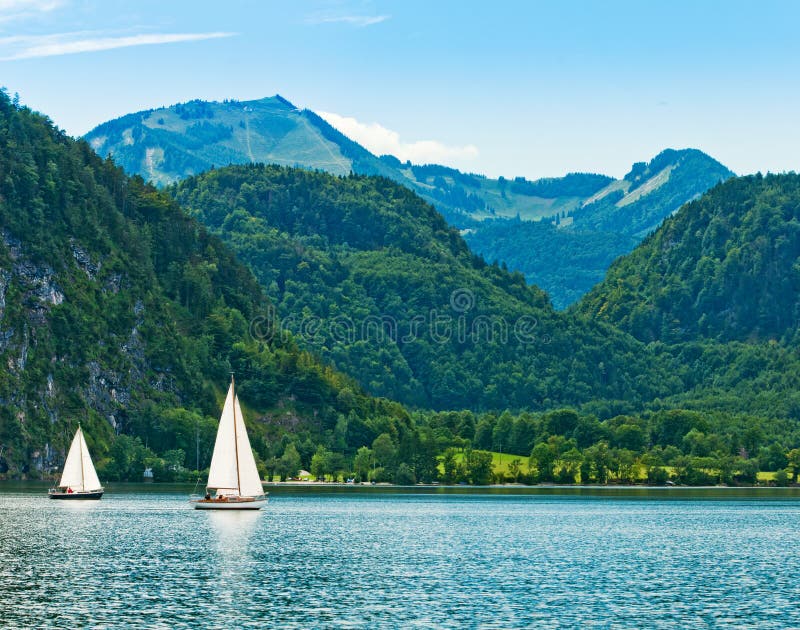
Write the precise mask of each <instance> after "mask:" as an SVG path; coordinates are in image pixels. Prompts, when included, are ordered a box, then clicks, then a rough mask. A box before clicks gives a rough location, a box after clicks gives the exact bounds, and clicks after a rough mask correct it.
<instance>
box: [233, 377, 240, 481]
mask: <svg viewBox="0 0 800 630" xmlns="http://www.w3.org/2000/svg"><path fill="white" fill-rule="evenodd" d="M231 390H232V391H233V446H234V449H235V450H236V486H237V488H236V489H237V491H238V492H239V496H242V480H241V479H239V436H238V435H237V432H236V388H235V387H234V384H233V372H231Z"/></svg>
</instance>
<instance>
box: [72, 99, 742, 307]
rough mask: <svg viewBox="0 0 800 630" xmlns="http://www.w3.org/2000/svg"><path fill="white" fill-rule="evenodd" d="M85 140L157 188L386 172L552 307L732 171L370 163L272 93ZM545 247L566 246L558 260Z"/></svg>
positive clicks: (660, 163)
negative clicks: (233, 167)
mask: <svg viewBox="0 0 800 630" xmlns="http://www.w3.org/2000/svg"><path fill="white" fill-rule="evenodd" d="M86 139H87V140H88V141H89V142H90V143H91V144H92V146H93V147H94V148H95V150H97V151H98V152H99V153H100V154H102V155H106V154H111V155H113V156H114V159H115V160H116V161H117V162H118V163H119V164H121V165H122V166H123V167H124V168H125V169H126V170H127V171H129V172H132V173H138V174H140V175H142V176H143V177H145V178H146V179H151V180H153V181H155V182H156V183H158V184H160V185H164V184H171V183H174V182H176V181H178V180H180V179H181V178H184V177H186V176H190V175H196V174H198V173H200V172H202V171H205V170H208V169H209V168H212V167H222V166H225V165H227V164H229V163H251V162H263V163H277V164H281V165H283V166H292V167H294V166H301V167H306V168H311V169H321V170H326V171H327V172H331V173H333V174H334V175H340V176H342V175H347V174H348V173H349V172H351V171H352V172H354V173H356V174H361V175H381V176H383V177H387V178H389V179H392V180H394V181H396V182H398V183H400V184H402V185H404V186H407V187H408V188H410V189H411V190H413V191H414V192H416V193H417V194H418V195H420V196H421V197H422V198H423V199H425V200H426V201H428V202H429V203H431V204H433V205H434V206H435V207H436V208H437V210H438V211H439V212H440V213H441V214H442V215H443V216H444V217H445V218H446V219H447V221H448V223H450V225H452V226H454V227H457V228H459V229H461V230H463V231H464V236H465V237H466V239H467V241H468V243H469V244H470V246H471V247H472V248H473V249H474V250H475V251H477V252H478V253H480V254H481V255H483V256H484V257H485V258H486V259H487V260H490V261H494V260H498V261H499V262H503V263H505V264H506V265H507V266H509V267H510V268H511V269H513V270H518V271H521V272H522V273H523V274H524V275H525V277H526V278H527V280H528V281H529V282H531V283H534V284H539V285H540V286H543V287H544V288H545V289H546V290H547V291H548V293H549V294H550V295H551V298H552V300H553V303H554V304H555V305H556V306H557V307H558V308H565V307H566V306H568V305H569V304H571V303H572V302H574V301H575V300H577V299H578V298H580V297H581V296H582V295H583V294H584V293H585V292H586V291H587V290H588V289H589V288H590V287H591V285H592V284H594V283H595V282H598V281H599V280H600V279H602V275H603V273H604V272H605V270H606V269H607V267H608V264H610V262H611V261H612V260H613V259H614V258H616V257H617V256H619V255H621V254H625V253H628V252H629V251H631V249H632V248H633V246H635V245H636V244H637V243H638V242H639V241H640V240H641V239H642V238H643V237H644V236H645V235H646V234H647V233H648V232H649V231H651V230H652V229H654V228H655V227H656V226H657V225H658V224H659V223H660V222H661V221H662V220H663V219H664V218H665V217H666V216H668V215H669V214H670V213H671V212H673V211H675V210H676V209H677V208H678V207H680V205H682V204H683V203H685V202H686V201H689V200H690V199H692V198H694V197H696V196H697V195H699V194H700V193H702V192H704V191H705V190H706V189H707V188H709V187H710V186H711V185H713V184H714V183H716V182H717V181H719V179H724V178H727V177H729V176H731V175H732V173H731V172H730V171H729V170H728V169H726V168H725V167H724V166H722V165H721V164H719V163H718V162H717V161H716V160H713V159H712V158H710V157H708V156H706V155H705V154H702V153H701V152H699V151H697V150H695V149H683V150H679V151H676V150H672V149H667V150H665V151H662V152H661V153H660V154H659V155H657V156H656V157H655V158H653V159H652V160H651V161H650V162H649V163H644V162H642V163H637V164H634V165H633V167H632V169H631V171H630V172H629V173H628V174H627V175H626V176H625V177H624V178H623V179H621V180H614V179H613V178H610V177H608V176H605V175H599V174H592V173H568V174H567V175H565V176H564V177H560V178H543V179H539V180H534V181H530V180H527V179H525V178H524V177H515V178H512V179H506V178H504V177H500V178H498V179H490V178H488V177H485V176H483V175H478V174H474V173H462V172H461V171H459V170H457V169H454V168H450V167H446V166H442V165H437V164H423V165H415V164H411V163H410V162H402V161H400V160H399V159H397V158H396V157H394V156H388V155H384V156H380V157H377V156H375V155H373V154H372V153H370V152H369V151H368V150H367V149H365V148H364V147H362V146H361V145H359V144H358V143H357V142H354V141H353V140H351V139H350V138H347V137H346V136H345V135H344V134H343V133H341V132H340V131H338V130H337V129H335V128H334V127H333V126H331V125H330V124H329V123H327V122H326V121H325V120H324V119H322V118H321V117H320V116H319V115H317V114H316V113H314V112H313V111H311V110H309V109H300V108H297V107H295V106H294V105H293V104H292V103H291V102H290V101H289V100H287V99H285V98H284V97H282V96H280V95H276V96H273V97H267V98H264V99H258V100H254V101H243V102H240V101H223V102H206V101H198V100H195V101H189V102H188V103H182V104H177V105H173V106H168V107H161V108H156V109H152V110H146V111H142V112H137V113H134V114H128V115H127V116H123V117H121V118H118V119H115V120H112V121H108V122H106V123H103V124H101V125H99V126H98V127H96V128H95V129H93V130H92V131H90V132H89V133H88V134H87V135H86ZM650 171H654V172H652V173H651V172H650ZM659 178H660V179H659ZM645 193H646V194H645ZM517 220H520V221H523V222H530V221H539V222H542V225H543V226H549V225H553V226H554V227H558V228H559V229H560V230H562V231H564V233H561V234H555V232H553V231H552V230H550V229H549V228H548V227H531V226H528V225H523V226H522V227H523V229H521V230H520V229H517V227H518V226H517V225H516V224H515V223H514V221H517ZM572 231H580V232H581V234H578V235H573V234H572V233H571V232H572ZM623 237H625V238H623ZM543 239H544V240H543ZM549 240H556V241H557V242H563V243H564V253H562V252H561V251H559V250H557V249H554V248H553V247H551V246H549V244H548V243H547V242H546V241H549ZM586 246H588V248H589V250H591V251H592V252H593V254H592V255H590V256H581V257H580V259H579V260H577V262H576V260H574V259H573V258H572V257H571V256H570V255H569V252H575V251H580V250H581V248H584V247H586ZM540 251H541V252H547V254H546V255H545V254H544V253H541V254H540V253H539V252H540Z"/></svg>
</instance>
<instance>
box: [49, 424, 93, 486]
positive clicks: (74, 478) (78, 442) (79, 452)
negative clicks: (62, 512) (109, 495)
mask: <svg viewBox="0 0 800 630" xmlns="http://www.w3.org/2000/svg"><path fill="white" fill-rule="evenodd" d="M103 491H104V490H103V486H102V485H100V480H99V479H98V478H97V471H96V470H95V469H94V464H92V456H91V455H89V447H88V446H86V440H85V439H84V437H83V431H82V430H81V425H78V430H77V431H76V432H75V437H74V438H72V444H71V445H70V447H69V453H68V454H67V461H65V462H64V472H63V473H62V474H61V482H60V483H59V484H58V485H57V486H56V487H55V488H51V489H50V490H49V492H48V494H49V495H50V498H51V499H99V498H100V497H102V496H103Z"/></svg>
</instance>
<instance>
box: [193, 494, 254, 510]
mask: <svg viewBox="0 0 800 630" xmlns="http://www.w3.org/2000/svg"><path fill="white" fill-rule="evenodd" d="M267 501H268V499H267V497H264V498H258V499H226V500H225V501H218V500H216V499H197V500H195V501H191V503H192V507H194V509H195V510H260V509H261V508H262V507H264V506H265V505H266V504H267Z"/></svg>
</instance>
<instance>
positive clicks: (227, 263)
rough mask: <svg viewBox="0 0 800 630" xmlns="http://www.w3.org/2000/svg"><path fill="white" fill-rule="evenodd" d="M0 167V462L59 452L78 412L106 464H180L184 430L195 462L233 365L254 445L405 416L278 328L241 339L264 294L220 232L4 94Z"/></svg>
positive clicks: (125, 471)
mask: <svg viewBox="0 0 800 630" xmlns="http://www.w3.org/2000/svg"><path fill="white" fill-rule="evenodd" d="M0 172H2V173H3V177H2V179H0V360H2V365H3V366H4V367H3V370H2V371H0V400H2V401H3V404H2V406H1V407H0V473H3V472H6V471H10V473H12V474H22V473H25V472H26V471H32V470H33V469H38V470H47V469H49V468H50V467H52V466H58V465H59V464H60V463H61V462H62V461H63V459H61V458H63V453H64V449H65V448H66V447H67V446H68V444H69V440H70V439H71V437H72V433H73V432H74V430H75V427H76V424H77V422H79V421H80V422H82V423H83V425H84V427H85V428H86V430H87V431H86V432H87V436H88V440H89V442H90V448H92V452H93V453H94V455H95V458H96V461H98V463H99V468H100V471H101V475H102V476H103V478H105V479H108V478H112V479H113V478H127V477H128V476H130V475H131V474H132V475H134V478H136V477H137V476H138V478H140V477H141V471H142V469H143V466H144V464H145V461H149V462H150V464H149V465H151V466H158V465H161V466H163V465H165V464H164V461H165V460H164V459H161V458H159V457H157V456H158V455H163V454H165V453H169V457H168V459H169V460H170V461H171V464H170V465H171V466H174V467H179V466H180V464H181V463H182V460H183V458H184V457H185V456H186V455H187V454H189V453H191V454H192V455H193V454H194V452H195V437H196V433H198V432H199V435H200V438H201V446H202V452H201V461H200V466H201V467H202V466H203V465H207V462H208V458H209V457H210V449H211V446H212V444H213V436H214V434H215V427H216V422H217V417H218V402H219V401H218V395H219V394H220V393H221V392H222V391H224V388H225V387H226V385H227V381H228V379H229V378H230V377H229V372H230V371H232V370H233V371H235V372H236V373H237V377H238V382H239V391H240V394H241V396H242V399H243V402H244V403H245V404H246V405H247V406H248V408H249V409H250V411H251V413H250V414H249V417H248V420H249V421H250V422H251V429H252V431H253V443H254V447H255V449H256V451H257V452H258V454H259V456H260V457H261V458H262V459H264V458H268V457H270V456H271V451H270V448H271V446H270V444H271V442H268V441H267V438H269V437H273V438H274V437H275V436H279V435H281V434H282V433H283V432H285V431H286V428H285V427H286V426H291V427H292V428H293V430H294V431H295V432H298V433H300V434H303V431H305V435H309V436H316V438H315V439H318V440H321V439H323V436H324V434H325V432H326V431H331V432H332V431H333V428H334V426H335V425H336V423H337V422H338V420H339V418H340V416H342V415H345V416H350V417H351V418H352V421H351V426H354V427H355V426H356V425H357V423H361V424H362V425H363V421H362V420H363V419H366V418H367V417H369V418H370V419H372V420H375V419H378V420H379V421H380V422H381V423H382V426H396V423H402V419H403V418H404V417H406V416H405V415H404V412H403V411H402V409H401V408H400V407H399V406H398V405H394V404H391V403H383V402H379V401H374V400H372V399H369V398H367V397H366V396H364V395H363V394H362V393H361V392H360V390H359V388H358V387H357V385H356V384H355V383H354V382H353V381H352V380H350V379H348V378H346V377H344V376H342V375H341V374H337V373H335V372H334V371H333V370H331V369H329V368H327V367H325V366H322V365H321V364H320V363H319V362H318V361H317V360H315V359H314V358H313V357H312V356H311V355H309V354H308V353H305V352H303V351H301V350H298V349H297V347H296V346H295V345H294V342H293V341H292V340H291V338H288V337H286V336H285V335H278V336H275V337H274V338H271V340H269V342H267V341H266V340H264V339H260V338H256V339H253V338H252V337H251V336H250V335H249V333H248V331H249V328H250V324H251V322H261V321H263V320H264V319H265V318H266V314H267V313H268V312H269V302H268V301H267V299H266V296H265V294H264V291H263V289H262V288H261V287H260V286H259V284H258V282H257V281H256V279H255V278H254V277H253V276H252V274H251V273H250V272H249V270H248V269H247V268H246V267H244V266H243V265H242V264H240V263H239V262H237V261H236V260H235V258H234V256H233V254H232V252H231V250H230V249H229V248H228V247H227V246H225V245H223V244H222V242H221V241H220V240H219V239H217V238H216V237H214V236H211V235H210V234H209V233H208V232H207V231H206V230H205V229H204V228H203V227H202V226H201V225H199V224H198V223H197V222H196V221H194V220H193V219H190V218H189V217H187V216H186V215H185V214H184V213H183V212H182V211H181V209H180V208H179V207H178V206H177V205H176V204H175V203H174V202H173V201H172V200H171V199H169V198H168V197H166V196H165V195H163V194H162V193H159V192H158V191H156V190H155V189H154V188H152V187H151V186H149V185H146V184H144V182H143V181H142V180H141V179H140V178H137V177H134V178H129V177H127V176H126V175H125V174H124V173H123V172H122V170H121V169H119V168H118V167H117V166H115V165H114V164H113V163H111V162H110V161H104V160H102V159H100V158H99V157H98V156H97V155H96V154H95V153H94V152H93V151H92V150H91V149H90V147H89V146H88V144H86V143H85V142H78V141H75V140H72V139H70V138H68V137H66V136H65V135H64V134H63V133H61V132H60V131H58V130H57V129H55V128H54V127H53V126H52V125H51V124H49V122H48V121H47V120H46V119H45V118H43V117H42V116H40V115H38V114H34V113H32V112H31V111H29V110H28V109H25V108H20V107H19V106H17V105H16V104H15V103H12V102H11V101H10V100H9V99H8V97H7V96H6V95H5V94H3V95H2V96H1V97H0ZM257 411H260V412H266V413H265V414H260V413H257ZM257 417H258V419H257ZM389 417H392V418H395V420H392V421H391V422H389V423H388V424H387V420H386V418H389ZM378 420H375V421H378ZM137 439H141V442H137ZM144 444H147V445H148V446H149V448H146V447H145V446H144ZM358 445H360V444H357V445H356V446H358ZM279 454H280V453H279ZM309 457H310V455H309ZM147 458H150V459H147ZM194 459H195V458H194V457H191V460H192V461H191V465H192V466H194V464H195V461H194ZM134 463H135V464H136V465H135V466H134ZM186 463H187V464H190V462H186ZM137 466H138V468H137Z"/></svg>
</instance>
